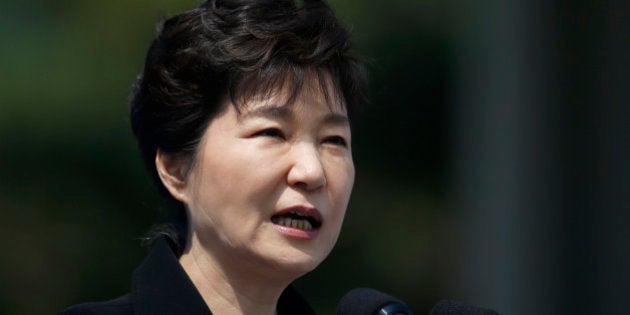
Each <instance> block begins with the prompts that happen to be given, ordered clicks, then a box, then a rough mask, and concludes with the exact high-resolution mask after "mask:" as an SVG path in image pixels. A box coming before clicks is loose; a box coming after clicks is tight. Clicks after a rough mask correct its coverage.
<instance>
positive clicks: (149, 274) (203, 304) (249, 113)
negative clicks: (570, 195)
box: [63, 0, 366, 315]
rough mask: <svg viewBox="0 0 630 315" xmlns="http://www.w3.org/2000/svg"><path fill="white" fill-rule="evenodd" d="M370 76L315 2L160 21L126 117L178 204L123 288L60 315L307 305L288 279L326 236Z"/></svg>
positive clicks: (324, 248) (254, 5)
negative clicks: (354, 122)
mask: <svg viewBox="0 0 630 315" xmlns="http://www.w3.org/2000/svg"><path fill="white" fill-rule="evenodd" d="M365 89H366V75H365V73H364V70H363V68H362V66H361V65H360V64H359V63H358V62H357V61H356V59H354V58H353V57H352V56H351V55H350V52H349V41H348V32H347V31H346V30H345V29H344V28H343V27H342V26H341V25H340V23H339V22H338V21H337V19H336V18H335V16H334V14H333V12H332V11H331V9H330V8H329V7H328V5H327V4H326V3H324V2H323V1H303V5H302V6H301V7H297V5H296V4H295V2H294V1H278V0H268V1H220V0H215V1H208V2H206V3H204V4H202V5H201V7H199V8H197V9H194V10H190V11H188V12H184V13H182V14H179V15H177V16H175V17H173V18H171V19H169V20H167V21H165V23H164V25H163V28H162V29H161V30H160V32H159V34H158V36H157V37H156V39H155V40H154V41H153V43H152V45H151V47H150V49H149V52H148V54H147V58H146V62H145V68H144V70H143V73H142V74H141V76H140V77H139V79H138V82H137V84H136V87H135V90H134V93H133V95H132V98H131V105H132V109H131V113H132V127H133V130H134V133H135V135H136V138H137V141H138V144H139V148H140V151H141V153H142V156H143V158H144V161H145V163H146V165H147V168H148V169H149V171H150V172H151V173H152V174H153V176H154V178H155V179H156V183H157V185H158V187H159V189H160V191H161V192H162V193H163V195H164V196H165V197H166V198H167V199H169V200H170V201H171V202H172V204H173V205H174V209H175V213H176V215H175V217H176V219H175V220H174V222H173V231H172V232H168V231H167V232H164V230H163V231H161V232H160V233H157V234H161V235H165V236H161V237H159V238H158V240H157V242H156V244H155V246H154V248H153V250H152V251H151V253H150V254H149V256H148V257H147V258H146V259H145V261H144V262H143V263H142V264H141V265H140V266H139V267H138V268H137V269H136V271H135V272H134V278H133V285H132V290H131V292H130V293H129V294H127V295H124V296H122V297H120V298H118V299H115V300H112V301H107V302H98V303H86V304H81V305H78V306H74V307H71V308H69V309H67V310H66V311H64V312H63V313H64V314H85V313H90V314H183V313H186V314H210V313H211V312H212V313H214V314H269V315H272V314H309V313H312V310H311V308H310V307H309V306H308V304H307V303H306V301H305V300H304V299H303V298H302V297H301V296H300V295H299V294H298V293H297V292H296V291H295V289H293V288H292V287H291V285H290V284H291V282H292V281H293V280H295V279H296V278H298V277H300V276H302V275H303V274H305V273H307V272H309V271H311V270H312V269H314V268H315V267H316V266H317V265H318V264H319V263H321V262H322V261H323V260H324V258H325V257H326V256H327V255H328V253H329V252H330V250H331V249H332V247H333V246H334V244H335V242H336V240H337V237H338V235H339V231H340V228H341V225H342V221H343V217H344V214H345V211H346V207H347V204H348V200H349V197H350V192H351V190H352V185H353V180H354V166H353V162H352V153H351V134H350V119H351V117H352V113H353V110H354V109H356V107H357V106H358V105H360V104H361V103H363V101H364V95H365V93H364V92H365Z"/></svg>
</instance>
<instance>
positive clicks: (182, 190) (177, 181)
mask: <svg viewBox="0 0 630 315" xmlns="http://www.w3.org/2000/svg"><path fill="white" fill-rule="evenodd" d="M155 167H156V169H157V173H158V175H159V176H160V180H162V184H164V186H165V187H166V189H168V191H169V192H170V193H171V196H173V198H175V199H177V200H179V201H181V202H183V203H185V204H186V203H188V189H187V188H188V185H187V183H188V180H187V178H188V168H189V162H188V161H187V160H186V159H185V158H181V157H177V156H172V155H168V154H166V153H164V152H162V150H158V151H157V153H156V154H155Z"/></svg>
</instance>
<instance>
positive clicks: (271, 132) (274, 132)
mask: <svg viewBox="0 0 630 315" xmlns="http://www.w3.org/2000/svg"><path fill="white" fill-rule="evenodd" d="M254 136H263V137H272V138H280V139H284V138H285V137H284V133H283V132H282V130H280V129H278V128H267V129H264V130H261V131H259V132H257V133H255V134H254Z"/></svg>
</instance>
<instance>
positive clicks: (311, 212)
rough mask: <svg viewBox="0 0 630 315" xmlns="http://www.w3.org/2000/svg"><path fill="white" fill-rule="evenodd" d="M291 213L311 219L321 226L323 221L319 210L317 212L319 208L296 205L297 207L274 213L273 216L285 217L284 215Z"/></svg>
mask: <svg viewBox="0 0 630 315" xmlns="http://www.w3.org/2000/svg"><path fill="white" fill-rule="evenodd" d="M289 213H295V214H298V215H300V216H305V217H309V218H310V219H312V220H315V221H316V222H317V223H318V224H319V225H321V224H322V221H323V219H322V214H321V213H320V212H319V210H317V208H315V207H311V206H304V205H296V206H290V207H287V208H284V209H282V210H280V211H278V212H276V213H274V214H273V216H277V215H284V214H289Z"/></svg>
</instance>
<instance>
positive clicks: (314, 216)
mask: <svg viewBox="0 0 630 315" xmlns="http://www.w3.org/2000/svg"><path fill="white" fill-rule="evenodd" d="M271 222H273V223H274V224H276V225H279V226H283V227H287V228H292V229H298V230H302V231H314V230H317V229H319V228H320V227H321V226H322V218H321V214H320V213H319V211H318V210H317V209H315V208H310V207H302V206H296V207H289V208H286V209H283V210H282V211H280V212H278V213H276V214H274V215H273V216H271Z"/></svg>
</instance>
